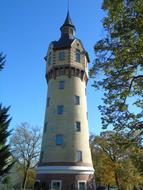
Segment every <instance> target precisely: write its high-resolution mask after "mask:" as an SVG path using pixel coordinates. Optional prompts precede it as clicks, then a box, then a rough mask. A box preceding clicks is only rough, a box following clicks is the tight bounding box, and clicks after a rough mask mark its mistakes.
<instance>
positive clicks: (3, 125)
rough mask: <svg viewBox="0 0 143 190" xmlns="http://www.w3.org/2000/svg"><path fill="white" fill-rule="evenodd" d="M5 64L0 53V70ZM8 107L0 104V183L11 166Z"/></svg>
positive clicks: (3, 57)
mask: <svg viewBox="0 0 143 190" xmlns="http://www.w3.org/2000/svg"><path fill="white" fill-rule="evenodd" d="M4 63H5V56H3V54H2V53H0V70H1V69H2V68H3V66H4ZM8 111H9V107H7V108H6V107H2V104H0V181H1V179H2V177H3V176H4V175H5V174H7V173H8V172H9V170H10V168H11V167H12V165H13V161H12V157H11V152H10V150H9V145H8V144H7V139H8V137H9V136H10V134H11V132H10V131H8V127H9V124H10V121H11V118H10V117H9V114H8Z"/></svg>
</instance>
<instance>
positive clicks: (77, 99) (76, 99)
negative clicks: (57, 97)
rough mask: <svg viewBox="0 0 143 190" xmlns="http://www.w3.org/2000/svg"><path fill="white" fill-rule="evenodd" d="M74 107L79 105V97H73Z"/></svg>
mask: <svg viewBox="0 0 143 190" xmlns="http://www.w3.org/2000/svg"><path fill="white" fill-rule="evenodd" d="M75 105H80V96H75Z"/></svg>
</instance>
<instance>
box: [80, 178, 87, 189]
mask: <svg viewBox="0 0 143 190" xmlns="http://www.w3.org/2000/svg"><path fill="white" fill-rule="evenodd" d="M79 183H85V190H87V181H85V180H79V181H78V190H79Z"/></svg>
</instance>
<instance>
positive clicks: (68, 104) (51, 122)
mask: <svg viewBox="0 0 143 190" xmlns="http://www.w3.org/2000/svg"><path fill="white" fill-rule="evenodd" d="M60 81H64V82H65V87H64V89H59V82H60ZM75 96H79V97H80V105H75ZM48 98H50V102H49V106H46V114H45V124H46V126H45V127H46V129H45V132H44V134H43V144H42V152H43V156H42V160H41V162H76V161H77V160H76V151H77V150H80V151H82V162H83V163H88V164H91V163H92V161H91V153H90V148H89V139H88V136H89V132H88V118H87V115H88V114H87V104H86V84H85V81H84V80H81V79H80V78H78V77H71V78H69V77H68V76H59V77H57V78H56V80H54V79H52V80H50V81H49V84H48V95H47V99H48ZM58 105H63V106H64V112H63V114H62V115H58V114H57V106H58ZM76 122H80V125H81V131H79V132H78V131H76V126H75V125H76ZM56 134H62V135H63V144H62V145H61V146H60V145H59V146H57V145H56V144H55V135H56Z"/></svg>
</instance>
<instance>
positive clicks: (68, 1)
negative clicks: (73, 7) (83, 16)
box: [68, 0, 70, 13]
mask: <svg viewBox="0 0 143 190" xmlns="http://www.w3.org/2000/svg"><path fill="white" fill-rule="evenodd" d="M69 12H70V0H68V13H69Z"/></svg>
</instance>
